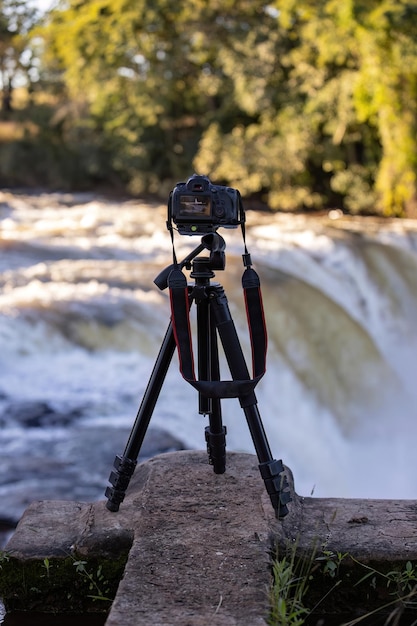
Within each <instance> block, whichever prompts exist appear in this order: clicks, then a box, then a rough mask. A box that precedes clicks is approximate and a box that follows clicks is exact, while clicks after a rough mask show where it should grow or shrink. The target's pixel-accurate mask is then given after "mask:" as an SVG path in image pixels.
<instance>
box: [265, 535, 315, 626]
mask: <svg viewBox="0 0 417 626" xmlns="http://www.w3.org/2000/svg"><path fill="white" fill-rule="evenodd" d="M314 556H315V552H314V551H313V553H312V554H311V555H310V556H309V558H307V559H305V558H303V557H299V556H298V555H297V542H294V543H293V544H292V545H290V546H288V547H287V550H286V554H285V555H284V556H283V557H279V555H277V558H276V559H275V561H274V563H273V566H272V574H273V586H272V589H271V613H270V617H269V624H270V626H301V625H302V624H304V621H305V618H306V617H307V615H308V614H309V613H310V611H309V610H308V609H307V608H306V607H305V606H304V599H305V597H306V595H307V592H308V585H309V581H310V579H311V572H312V569H313V566H314Z"/></svg>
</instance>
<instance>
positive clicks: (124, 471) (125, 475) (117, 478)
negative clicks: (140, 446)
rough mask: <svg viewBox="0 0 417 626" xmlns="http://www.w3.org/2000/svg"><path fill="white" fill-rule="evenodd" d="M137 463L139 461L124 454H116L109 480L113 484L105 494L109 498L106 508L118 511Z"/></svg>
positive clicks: (114, 511)
mask: <svg viewBox="0 0 417 626" xmlns="http://www.w3.org/2000/svg"><path fill="white" fill-rule="evenodd" d="M136 464H137V461H134V460H132V459H128V458H126V457H122V456H116V458H115V459H114V463H113V471H112V472H111V474H110V477H109V482H110V484H111V485H113V486H112V487H107V489H106V491H105V494H104V495H105V496H106V498H107V502H106V508H107V509H108V510H109V511H112V512H113V513H116V511H118V510H119V507H120V504H121V503H122V502H123V500H124V498H125V493H126V489H127V488H128V485H129V482H130V479H131V478H132V475H133V472H134V471H135V467H136Z"/></svg>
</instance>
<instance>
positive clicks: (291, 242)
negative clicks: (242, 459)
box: [0, 0, 417, 531]
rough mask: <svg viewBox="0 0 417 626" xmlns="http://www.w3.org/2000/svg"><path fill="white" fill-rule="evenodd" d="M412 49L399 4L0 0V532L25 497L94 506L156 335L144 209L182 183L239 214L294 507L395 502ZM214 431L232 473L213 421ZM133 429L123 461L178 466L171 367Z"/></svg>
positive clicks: (412, 127)
mask: <svg viewBox="0 0 417 626" xmlns="http://www.w3.org/2000/svg"><path fill="white" fill-rule="evenodd" d="M416 42H417V8H416V5H415V2H411V1H410V2H407V1H405V0H404V1H400V0H398V1H397V2H393V1H392V0H390V1H389V2H388V0H387V1H384V0H378V1H372V0H363V1H359V0H358V1H355V2H334V1H333V0H327V1H323V2H320V3H314V2H310V1H309V0H298V1H297V2H293V1H292V0H286V1H285V2H284V1H279V0H277V1H275V2H270V3H266V2H260V1H258V0H251V1H250V2H247V1H246V0H238V1H233V2H232V1H230V2H229V1H225V0H222V2H217V1H213V2H210V3H209V6H208V3H207V2H204V1H203V0H187V1H185V2H181V3H178V2H177V1H174V0H152V2H148V1H146V0H139V1H138V0H135V2H133V1H131V0H118V1H117V2H115V1H111V2H110V0H89V1H85V0H83V1H82V2H80V1H77V0H68V1H66V2H57V3H51V2H46V3H42V4H41V3H35V2H24V1H22V0H3V1H0V93H1V107H0V109H1V110H0V185H1V190H0V236H1V239H0V247H1V252H2V255H1V257H0V286H1V292H0V337H1V351H0V411H1V412H0V425H1V427H2V429H1V431H0V446H1V455H0V467H1V472H0V476H1V478H0V497H1V509H0V520H1V528H3V530H5V531H7V530H8V529H11V528H12V527H13V526H14V524H15V523H16V521H17V520H18V519H19V517H20V515H21V514H22V512H23V510H24V509H25V507H26V506H27V504H28V503H29V502H30V501H32V500H35V499H63V498H71V499H80V500H89V499H90V500H91V499H96V498H99V497H103V492H104V488H105V486H106V484H107V477H108V474H109V472H110V469H111V464H112V461H113V457H114V455H115V454H116V453H121V452H122V451H123V449H124V445H125V443H126V439H127V435H128V433H129V430H130V428H131V426H132V424H133V420H134V417H135V415H136V411H137V408H138V405H139V402H140V399H141V396H142V393H143V391H144V387H145V385H146V382H147V380H148V377H149V374H150V371H151V369H152V365H153V363H154V360H155V358H156V355H157V352H158V349H159V346H160V344H161V341H162V338H163V335H164V332H165V329H166V326H167V324H168V321H169V306H168V300H167V296H166V293H165V292H161V291H159V290H158V289H157V287H156V286H155V285H154V284H153V279H154V278H155V276H156V275H157V274H159V272H160V271H161V270H162V269H163V268H164V267H165V266H166V265H168V264H169V263H170V262H171V259H172V251H171V243H170V237H169V234H168V232H167V231H166V228H165V220H166V201H167V198H168V194H169V192H170V190H171V189H172V187H173V186H174V185H175V183H176V182H177V181H178V180H184V179H186V178H188V176H189V175H190V174H192V173H193V172H198V173H200V174H208V175H209V176H210V178H211V179H212V180H213V181H214V182H215V183H217V184H227V185H231V186H233V187H236V188H238V189H239V190H240V192H241V193H242V196H243V199H244V206H245V208H246V210H247V225H248V244H249V248H250V251H251V253H252V259H253V261H254V265H255V267H256V269H257V270H258V272H259V274H260V277H261V281H262V285H263V295H264V303H265V308H266V317H267V325H268V331H269V353H268V371H267V374H266V376H265V377H264V379H263V380H262V382H261V383H260V384H259V386H258V392H257V395H258V401H259V408H260V412H261V415H262V418H263V421H264V424H265V428H266V431H267V435H268V437H269V440H270V444H271V448H272V451H273V455H274V456H275V457H276V458H282V459H283V461H284V463H286V464H287V465H289V466H290V467H291V469H292V470H293V472H294V475H295V485H296V490H297V491H298V493H300V494H302V495H307V496H308V495H310V494H314V495H316V496H336V497H337V496H338V497H342V496H344V497H378V498H413V499H414V498H416V497H417V472H416V469H417V468H416V464H417V461H416V455H415V453H414V436H415V434H416V430H417V426H416V424H417V421H416V418H417V415H416V413H417V411H416V384H415V371H416V365H417V352H416V348H417V278H416V276H417V272H416V269H417V222H416V221H415V219H414V216H415V215H416V197H417V196H416V172H417V157H416V154H417V151H416V145H415V137H416V126H417V107H416V99H417V43H416ZM222 234H224V233H222ZM224 236H225V239H226V243H227V249H226V257H227V264H226V270H225V272H218V273H217V280H219V281H220V282H221V283H222V284H223V285H224V286H225V288H226V292H227V294H228V297H229V301H230V305H231V310H232V314H233V316H234V319H235V322H236V325H237V327H238V332H239V336H240V337H241V339H242V343H243V346H244V350H245V353H248V349H249V344H248V338H247V328H246V321H245V315H244V305H243V303H242V294H241V287H240V276H241V273H242V269H243V268H242V262H241V257H240V255H241V253H242V252H243V249H242V241H241V236H240V232H238V231H227V232H226V234H225V235H224ZM198 243H199V239H198V238H194V237H180V236H177V237H176V247H177V253H178V255H179V256H186V255H187V254H188V253H189V252H190V251H191V250H192V249H193V248H194V247H195V246H196V245H197V244H198ZM249 361H250V359H249ZM223 377H224V378H227V377H228V373H227V371H226V372H225V374H224V376H223ZM224 421H225V423H226V425H227V427H228V440H227V441H228V449H229V450H243V451H246V452H251V453H252V452H254V450H253V445H252V442H251V439H250V435H249V432H248V429H247V427H246V424H244V423H243V422H244V416H243V413H242V411H241V409H240V407H239V405H238V403H237V401H233V400H229V401H227V402H225V403H224ZM152 425H153V426H154V428H155V430H154V432H153V434H150V435H149V437H150V438H152V437H154V439H152V440H151V439H149V441H148V443H147V445H148V448H147V454H153V453H157V452H158V451H163V450H171V449H179V448H181V447H187V448H204V426H205V425H206V420H205V418H204V417H202V416H199V415H198V404H197V398H196V392H195V391H194V390H193V389H192V388H191V387H189V386H188V385H187V384H186V383H185V382H184V381H183V379H182V378H181V377H180V375H179V373H178V367H177V359H176V357H175V358H174V361H173V364H172V367H171V368H170V371H169V374H168V376H167V380H166V383H165V385H164V388H163V392H162V393H161V397H160V401H159V403H158V405H157V408H156V411H155V415H154V417H153V419H152ZM210 471H211V470H210V468H208V470H207V474H208V475H207V480H210Z"/></svg>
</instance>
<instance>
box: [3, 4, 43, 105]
mask: <svg viewBox="0 0 417 626" xmlns="http://www.w3.org/2000/svg"><path fill="white" fill-rule="evenodd" d="M37 17H38V12H37V11H36V9H35V8H33V7H30V6H28V3H27V2H25V1H24V0H0V89H1V93H2V98H1V109H2V111H3V112H10V111H11V110H12V108H13V89H14V88H15V87H16V86H17V84H18V83H19V81H20V82H28V80H29V81H30V68H31V62H32V53H31V51H30V48H29V47H28V42H29V32H30V30H31V28H32V27H33V26H34V24H35V23H36V20H37Z"/></svg>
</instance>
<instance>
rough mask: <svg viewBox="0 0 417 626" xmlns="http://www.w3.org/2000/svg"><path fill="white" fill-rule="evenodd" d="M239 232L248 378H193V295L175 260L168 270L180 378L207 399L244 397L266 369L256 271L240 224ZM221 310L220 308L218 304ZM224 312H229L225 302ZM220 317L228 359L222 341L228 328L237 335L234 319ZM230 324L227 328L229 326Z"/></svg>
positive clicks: (220, 327)
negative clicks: (249, 357) (242, 250)
mask: <svg viewBox="0 0 417 626" xmlns="http://www.w3.org/2000/svg"><path fill="white" fill-rule="evenodd" d="M242 234H243V240H244V244H245V254H243V255H242V258H243V264H244V266H245V270H244V272H243V276H242V287H243V294H244V300H245V308H246V317H247V322H248V327H249V335H250V344H251V352H252V378H250V377H249V374H248V376H247V378H244V379H242V380H229V381H218V380H214V381H211V380H197V379H196V375H195V370H194V355H193V343H192V335H191V325H190V314H189V313H190V307H191V303H192V298H191V296H190V290H189V288H188V285H187V279H186V277H185V276H184V274H183V272H182V271H181V269H180V268H179V266H178V265H176V264H175V263H174V269H173V270H172V271H171V272H170V274H169V277H168V287H169V293H170V303H171V322H172V327H173V333H174V338H175V343H176V346H177V350H178V356H179V364H180V372H181V374H182V376H183V378H184V379H185V380H186V381H187V382H189V383H190V384H191V385H192V386H193V387H194V388H195V389H197V390H198V391H199V392H200V393H201V394H202V395H204V396H207V397H210V398H237V397H239V398H241V397H243V396H246V395H248V394H249V393H251V392H252V391H253V390H254V388H255V387H256V385H257V384H258V382H259V381H260V379H261V378H262V377H263V375H264V374H265V371H266V353H267V330H266V323H265V315H264V308H263V302H262V293H261V286H260V280H259V276H258V274H257V272H256V271H255V270H254V269H253V268H252V267H251V259H250V254H249V253H248V250H247V247H246V242H245V233H244V225H243V224H242ZM174 254H175V253H174ZM174 259H175V257H174ZM175 265H176V266H175ZM214 296H215V294H214ZM211 306H212V307H213V306H214V304H213V303H212V304H211ZM220 310H221V311H222V310H223V309H222V307H221V306H220ZM226 311H227V313H228V307H227V305H226ZM221 316H222V313H221ZM223 317H224V319H221V320H219V319H216V325H217V328H218V331H219V335H220V338H221V340H222V343H223V348H224V350H225V353H226V358H228V355H227V346H226V345H225V342H224V341H223V337H224V336H226V337H227V336H228V333H229V330H230V331H231V332H230V334H231V335H232V336H236V331H235V329H234V323H233V320H232V319H231V318H230V314H226V315H225V316H223ZM229 326H230V328H228V327H229ZM222 335H223V337H222ZM236 339H237V337H236ZM237 341H238V340H237ZM229 349H230V346H229ZM237 349H239V350H241V348H240V344H239V345H238V346H237ZM245 369H246V368H245Z"/></svg>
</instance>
